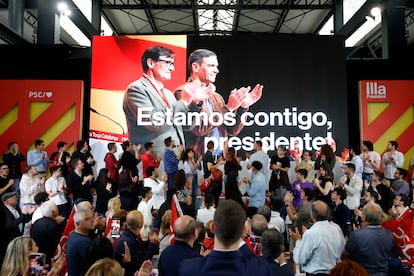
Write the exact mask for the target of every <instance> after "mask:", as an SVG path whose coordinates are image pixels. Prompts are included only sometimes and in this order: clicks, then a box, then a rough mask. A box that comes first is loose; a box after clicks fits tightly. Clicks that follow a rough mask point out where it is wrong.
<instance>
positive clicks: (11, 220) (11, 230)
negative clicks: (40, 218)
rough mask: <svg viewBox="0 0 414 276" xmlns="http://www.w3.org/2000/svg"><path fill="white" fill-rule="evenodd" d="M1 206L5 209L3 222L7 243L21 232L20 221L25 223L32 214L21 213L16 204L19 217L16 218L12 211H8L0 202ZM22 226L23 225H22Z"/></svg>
mask: <svg viewBox="0 0 414 276" xmlns="http://www.w3.org/2000/svg"><path fill="white" fill-rule="evenodd" d="M1 208H4V209H5V211H6V221H5V222H4V223H5V224H6V235H5V238H6V240H7V241H8V243H9V242H10V241H11V240H12V239H14V238H16V237H19V236H21V235H22V234H23V232H22V231H20V229H19V225H20V224H21V223H23V224H24V223H27V222H29V221H30V220H31V218H32V216H30V215H23V214H22V212H21V210H20V208H19V207H17V206H16V210H17V212H19V215H20V217H18V218H17V219H16V218H15V217H14V215H13V213H12V212H10V210H9V209H8V208H7V207H6V206H5V205H4V204H1ZM22 228H23V227H22Z"/></svg>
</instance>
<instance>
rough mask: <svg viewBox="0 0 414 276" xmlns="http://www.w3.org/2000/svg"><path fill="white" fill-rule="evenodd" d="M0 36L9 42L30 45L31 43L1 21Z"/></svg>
mask: <svg viewBox="0 0 414 276" xmlns="http://www.w3.org/2000/svg"><path fill="white" fill-rule="evenodd" d="M0 38H1V39H2V40H4V41H6V42H7V43H9V44H17V45H29V44H30V43H29V42H28V41H27V40H25V39H24V38H23V37H21V36H20V35H18V34H17V33H16V32H14V31H13V30H12V29H10V28H9V27H7V26H6V25H4V24H3V23H1V22H0Z"/></svg>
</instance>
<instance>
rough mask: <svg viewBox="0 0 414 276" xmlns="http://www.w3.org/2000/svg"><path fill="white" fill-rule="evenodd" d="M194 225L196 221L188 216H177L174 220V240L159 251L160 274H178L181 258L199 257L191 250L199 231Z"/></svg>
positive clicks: (176, 275)
mask: <svg viewBox="0 0 414 276" xmlns="http://www.w3.org/2000/svg"><path fill="white" fill-rule="evenodd" d="M196 226H197V223H196V221H195V220H194V219H193V218H192V217H190V216H182V217H179V218H178V219H177V220H176V221H175V222H174V235H175V241H174V244H172V245H170V246H168V247H167V248H166V249H164V251H162V253H161V256H160V261H159V263H158V270H159V273H160V276H163V275H164V276H165V275H168V276H178V275H180V274H179V271H178V268H179V266H180V263H181V262H182V261H183V260H186V259H192V258H197V257H201V255H200V254H198V253H197V252H195V251H194V250H193V245H194V242H195V241H196V240H197V238H198V234H199V231H200V230H198V229H197V227H196Z"/></svg>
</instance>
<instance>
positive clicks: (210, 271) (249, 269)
mask: <svg viewBox="0 0 414 276" xmlns="http://www.w3.org/2000/svg"><path fill="white" fill-rule="evenodd" d="M187 275H188V276H190V275H197V276H207V275H209V276H210V275H211V276H213V275H217V276H222V275H226V276H230V275H234V276H244V275H245V276H251V275H260V276H266V275H271V270H270V266H269V264H268V263H267V262H266V261H265V260H263V259H261V258H258V257H254V258H253V257H251V256H249V257H246V256H245V255H243V253H242V252H241V251H240V250H237V251H217V250H213V251H212V252H211V253H210V254H209V255H208V256H207V257H205V258H196V259H190V260H185V261H183V262H182V263H181V265H180V276H187Z"/></svg>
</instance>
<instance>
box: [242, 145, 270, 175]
mask: <svg viewBox="0 0 414 276" xmlns="http://www.w3.org/2000/svg"><path fill="white" fill-rule="evenodd" d="M262 146H263V143H262V141H260V140H257V141H255V142H254V144H253V150H254V153H253V154H252V155H251V156H250V159H249V162H247V169H248V170H250V169H251V168H252V163H253V161H259V162H260V163H262V165H263V166H262V173H263V174H264V175H265V178H266V183H267V180H268V178H269V177H268V171H269V155H267V153H266V152H264V151H263V150H262Z"/></svg>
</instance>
